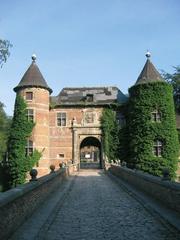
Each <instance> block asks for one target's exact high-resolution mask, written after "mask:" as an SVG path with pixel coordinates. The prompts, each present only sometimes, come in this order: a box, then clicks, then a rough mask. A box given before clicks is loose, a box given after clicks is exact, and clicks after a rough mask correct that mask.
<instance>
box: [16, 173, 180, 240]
mask: <svg viewBox="0 0 180 240" xmlns="http://www.w3.org/2000/svg"><path fill="white" fill-rule="evenodd" d="M61 191H62V190H61ZM56 198H57V197H56ZM56 200H57V199H56ZM51 201H52V200H51ZM54 204H55V200H54ZM52 205H53V204H49V207H51V208H52V209H51V214H50V216H48V217H47V219H46V221H44V223H43V224H42V223H39V222H40V221H43V220H42V218H43V216H40V215H41V214H40V213H39V216H40V217H39V218H38V217H37V218H36V216H32V219H30V222H29V223H28V222H27V223H26V226H25V227H22V229H21V228H20V229H19V231H18V232H17V233H16V234H15V235H14V237H13V238H12V239H13V240H15V239H18V240H25V239H26V240H27V239H31V240H32V239H36V240H42V239H44V240H60V239H63V240H103V239H107V240H115V239H116V240H118V239H122V240H125V239H126V240H131V239H133V240H135V239H138V240H146V239H147V240H150V239H151V240H155V239H156V240H161V239H163V240H165V239H167V240H178V239H180V235H178V233H177V232H175V230H174V229H172V228H171V227H170V226H169V225H168V224H164V223H163V222H161V221H160V220H159V219H157V218H155V217H154V216H153V215H151V214H150V213H149V212H148V211H147V210H146V209H145V208H144V207H143V206H142V205H141V204H140V203H139V202H138V201H136V200H135V199H134V198H133V197H132V196H131V195H129V194H128V192H126V191H124V190H123V189H122V188H121V187H120V186H119V185H117V184H116V183H115V182H114V181H113V180H111V179H110V178H109V177H108V176H106V175H105V174H104V173H103V171H97V170H93V171H90V170H83V171H81V172H80V173H79V175H78V176H77V177H74V179H73V180H72V181H71V184H70V185H69V190H68V191H66V193H65V195H64V197H63V199H61V200H57V202H56V204H55V206H54V207H52ZM44 208H45V207H44ZM46 208H47V210H48V207H46ZM43 211H45V209H44V210H43ZM37 214H38V213H37ZM38 219H39V220H38ZM33 221H34V223H33ZM33 224H34V225H33ZM35 226H36V227H35ZM37 226H39V229H38V228H37ZM33 227H34V230H33V229H31V228H33Z"/></svg>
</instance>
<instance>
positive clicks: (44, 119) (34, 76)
mask: <svg viewBox="0 0 180 240" xmlns="http://www.w3.org/2000/svg"><path fill="white" fill-rule="evenodd" d="M159 76H160V75H159V73H158V72H157V71H156V70H155V68H154V66H153V65H152V64H151V63H150V64H148V65H147V66H146V67H145V69H143V71H142V73H141V74H140V76H139V78H138V81H146V80H147V79H148V78H153V79H156V78H157V77H158V78H159ZM14 91H15V92H16V93H19V94H21V95H22V96H23V97H24V99H25V100H26V102H27V106H28V111H27V118H28V119H29V120H32V121H34V122H35V123H36V125H35V127H34V129H33V133H32V136H31V137H30V139H28V142H27V147H26V151H27V153H31V152H32V151H33V149H35V148H36V149H37V150H39V151H40V152H42V157H41V159H40V161H39V163H38V165H37V169H38V172H39V176H41V175H44V174H47V173H48V172H49V166H50V165H51V164H54V165H55V166H56V167H58V166H59V163H61V162H66V163H67V162H68V161H70V162H75V163H81V167H83V166H84V163H85V162H88V163H89V164H91V165H92V167H97V166H99V167H103V166H104V162H103V159H104V158H103V146H102V132H101V127H100V117H101V114H102V110H103V108H104V107H106V106H109V105H111V104H113V103H120V104H123V103H125V102H126V101H127V99H128V98H127V96H126V95H124V94H123V93H122V92H121V91H120V90H119V89H118V88H117V87H93V88H64V89H62V90H61V91H60V93H59V94H58V95H57V96H51V93H52V89H51V88H50V87H49V86H48V84H47V83H46V81H45V79H44V77H43V76H42V74H41V72H40V70H39V68H38V66H37V64H36V58H35V57H34V56H33V57H32V63H31V65H30V67H29V68H28V69H27V71H26V72H25V74H24V76H23V77H22V79H21V81H20V83H19V84H18V85H17V86H16V87H15V88H14ZM121 117H122V118H123V116H121V115H120V118H121ZM121 120H122V119H121Z"/></svg>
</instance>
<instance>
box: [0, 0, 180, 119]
mask: <svg viewBox="0 0 180 240" xmlns="http://www.w3.org/2000/svg"><path fill="white" fill-rule="evenodd" d="M0 6H1V11H0V12H1V14H0V38H3V39H9V40H10V41H11V43H12V44H13V48H12V49H11V56H10V58H9V59H8V61H7V63H6V64H5V65H4V66H3V68H2V69H0V84H1V85H0V86H1V87H0V101H2V102H3V103H4V104H5V105H6V108H5V111H6V112H7V113H8V114H10V115H12V113H13V106H14V99H15V94H14V92H13V88H14V87H15V86H16V85H17V84H18V83H19V81H20V80H21V78H22V76H23V74H24V72H25V71H26V70H27V68H28V67H29V65H30V64H31V55H32V53H36V55H37V64H38V66H39V68H40V70H41V72H42V74H43V76H44V77H45V79H46V81H47V83H48V85H49V86H50V87H51V88H52V89H53V94H52V95H57V94H58V93H59V91H60V90H61V89H62V88H63V87H84V86H87V87H88V86H89V87H90V86H117V87H119V88H120V89H121V91H123V92H124V93H127V92H128V88H129V87H130V86H132V85H133V84H134V83H135V81H136V79H137V77H138V75H139V73H140V71H141V70H142V67H143V65H144V63H145V61H146V58H145V52H146V50H147V49H149V50H150V52H151V54H152V57H151V60H152V62H153V63H154V65H155V66H156V68H157V69H159V70H160V69H163V70H165V71H167V72H173V68H172V66H177V65H180V27H179V23H180V14H179V12H180V1H179V0H172V1H169V0H124V1H123V0H38V1H37V0H31V1H29V0H13V1H12V0H0Z"/></svg>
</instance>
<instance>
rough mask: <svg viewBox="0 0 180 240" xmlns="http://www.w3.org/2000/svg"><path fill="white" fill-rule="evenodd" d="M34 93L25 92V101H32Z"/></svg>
mask: <svg viewBox="0 0 180 240" xmlns="http://www.w3.org/2000/svg"><path fill="white" fill-rule="evenodd" d="M33 98H34V93H33V92H32V91H27V92H25V99H26V101H28V102H29V101H33Z"/></svg>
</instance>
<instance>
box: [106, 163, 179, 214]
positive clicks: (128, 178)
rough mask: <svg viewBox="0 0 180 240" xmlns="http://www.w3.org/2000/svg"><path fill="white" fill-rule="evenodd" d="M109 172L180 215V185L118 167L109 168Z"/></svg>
mask: <svg viewBox="0 0 180 240" xmlns="http://www.w3.org/2000/svg"><path fill="white" fill-rule="evenodd" d="M107 171H110V172H111V173H112V174H113V175H115V176H117V177H119V178H120V179H122V180H123V181H125V182H127V183H129V184H130V185H133V186H134V187H135V188H137V189H139V190H141V191H142V192H144V193H146V194H148V195H150V196H151V197H153V198H154V199H156V200H158V201H160V202H161V203H163V204H164V205H165V206H166V207H168V208H171V209H174V210H175V211H177V212H178V213H180V183H176V182H171V181H163V179H162V178H160V177H155V176H152V175H150V174H146V173H143V172H141V171H136V170H131V169H128V168H126V167H121V166H117V165H111V166H109V168H108V170H107Z"/></svg>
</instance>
